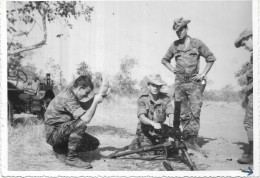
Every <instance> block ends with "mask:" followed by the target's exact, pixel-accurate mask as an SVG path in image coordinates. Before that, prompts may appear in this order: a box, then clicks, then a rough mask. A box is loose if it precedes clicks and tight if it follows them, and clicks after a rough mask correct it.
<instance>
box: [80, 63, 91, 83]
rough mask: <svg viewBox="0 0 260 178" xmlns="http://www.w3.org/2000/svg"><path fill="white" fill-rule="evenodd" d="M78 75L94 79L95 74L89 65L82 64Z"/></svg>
mask: <svg viewBox="0 0 260 178" xmlns="http://www.w3.org/2000/svg"><path fill="white" fill-rule="evenodd" d="M77 75H85V76H88V77H89V78H90V79H92V75H93V74H92V72H91V70H90V67H89V66H88V65H87V63H86V62H81V63H79V64H78V68H77Z"/></svg>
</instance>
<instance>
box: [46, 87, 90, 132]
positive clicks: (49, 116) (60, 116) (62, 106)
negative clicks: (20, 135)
mask: <svg viewBox="0 0 260 178" xmlns="http://www.w3.org/2000/svg"><path fill="white" fill-rule="evenodd" d="M85 112H86V110H84V109H83V108H82V107H81V105H80V102H79V101H78V99H77V97H76V96H75V94H74V92H73V91H72V89H71V88H66V89H64V90H63V91H61V92H60V93H59V94H58V95H57V96H56V97H55V98H54V99H53V100H52V101H51V102H50V104H49V106H48V108H47V110H46V112H45V125H49V126H54V127H56V126H59V125H60V124H63V123H65V122H67V121H71V120H74V119H78V118H80V116H82V115H83V114H84V113H85Z"/></svg>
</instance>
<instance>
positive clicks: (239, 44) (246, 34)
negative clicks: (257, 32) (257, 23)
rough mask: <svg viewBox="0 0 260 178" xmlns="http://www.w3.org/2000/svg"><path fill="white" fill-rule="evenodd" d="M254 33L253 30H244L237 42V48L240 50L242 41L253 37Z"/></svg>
mask: <svg viewBox="0 0 260 178" xmlns="http://www.w3.org/2000/svg"><path fill="white" fill-rule="evenodd" d="M252 35H253V32H252V28H248V29H246V30H244V31H243V32H242V33H241V34H240V35H239V37H238V39H237V40H236V41H235V46H236V47H237V48H239V47H240V46H241V43H242V40H243V39H244V38H246V37H248V36H252Z"/></svg>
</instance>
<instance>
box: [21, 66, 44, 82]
mask: <svg viewBox="0 0 260 178" xmlns="http://www.w3.org/2000/svg"><path fill="white" fill-rule="evenodd" d="M21 70H22V71H23V72H24V73H25V74H26V75H27V78H28V79H30V80H33V79H35V78H40V77H43V75H42V74H41V73H40V72H38V71H37V68H36V67H35V65H34V64H31V63H27V65H25V66H22V67H21Z"/></svg>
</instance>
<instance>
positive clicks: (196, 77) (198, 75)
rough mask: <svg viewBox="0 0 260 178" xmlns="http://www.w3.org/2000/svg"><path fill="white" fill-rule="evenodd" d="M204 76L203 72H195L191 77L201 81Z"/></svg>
mask: <svg viewBox="0 0 260 178" xmlns="http://www.w3.org/2000/svg"><path fill="white" fill-rule="evenodd" d="M203 78H204V77H203V76H202V75H201V74H195V75H193V77H192V78H191V79H192V80H193V81H201V80H202V79H203Z"/></svg>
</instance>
